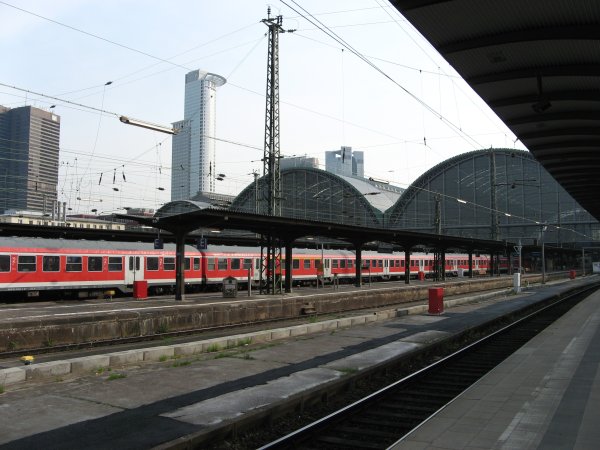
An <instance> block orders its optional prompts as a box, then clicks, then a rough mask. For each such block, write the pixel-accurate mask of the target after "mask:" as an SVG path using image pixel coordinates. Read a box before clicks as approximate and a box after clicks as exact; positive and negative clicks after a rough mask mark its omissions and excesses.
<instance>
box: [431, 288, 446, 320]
mask: <svg viewBox="0 0 600 450" xmlns="http://www.w3.org/2000/svg"><path fill="white" fill-rule="evenodd" d="M443 312H444V288H429V314H442V313H443Z"/></svg>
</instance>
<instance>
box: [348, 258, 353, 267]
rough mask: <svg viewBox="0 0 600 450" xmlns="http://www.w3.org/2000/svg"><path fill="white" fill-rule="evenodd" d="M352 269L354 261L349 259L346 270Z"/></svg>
mask: <svg viewBox="0 0 600 450" xmlns="http://www.w3.org/2000/svg"><path fill="white" fill-rule="evenodd" d="M353 267H354V261H352V260H351V259H349V260H348V269H352V268H353Z"/></svg>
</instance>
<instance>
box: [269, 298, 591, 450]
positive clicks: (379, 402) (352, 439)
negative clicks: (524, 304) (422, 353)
mask: <svg viewBox="0 0 600 450" xmlns="http://www.w3.org/2000/svg"><path fill="white" fill-rule="evenodd" d="M595 289H597V288H592V289H589V290H585V291H583V292H579V293H576V294H572V295H569V296H567V297H565V298H563V299H560V300H558V301H556V302H554V303H552V304H550V305H548V306H546V307H544V308H542V309H540V310H538V311H535V312H533V313H531V314H529V315H527V316H526V317H523V318H521V319H519V320H517V321H515V322H514V323H512V324H510V325H508V326H506V327H504V328H502V329H500V330H498V331H496V332H494V333H493V334H490V335H489V336H486V337H485V338H482V339H480V340H478V341H477V342H474V343H472V344H470V345H469V346H467V347H465V348H463V349H461V350H459V351H457V352H455V353H453V354H451V355H449V356H447V357H445V358H443V359H441V360H439V361H437V362H435V363H434V364H431V365H429V366H427V367H425V368H423V369H421V370H419V371H418V372H416V373H414V374H412V375H410V376H408V377H405V378H403V379H401V380H399V381H396V382H394V383H392V384H390V385H389V386H387V387H385V388H383V389H381V390H379V391H377V392H375V393H373V394H371V395H368V396H367V397H365V398H363V399H361V400H359V401H357V402H355V403H353V404H351V405H349V406H347V407H345V408H343V409H341V410H339V411H337V412H335V413H333V414H330V415H329V416H327V417H325V418H323V419H321V420H318V421H316V422H314V423H312V424H310V425H307V426H305V427H303V428H301V429H299V430H297V431H296V432H294V433H291V434H289V435H287V436H284V437H282V438H280V439H278V440H276V441H274V442H271V443H269V444H267V445H264V446H263V447H261V450H266V449H283V448H295V449H352V448H356V449H359V448H360V449H386V448H388V447H390V446H391V445H393V444H394V443H395V442H397V441H399V440H401V439H402V438H403V437H404V436H406V435H407V434H408V433H410V432H411V431H412V430H414V429H415V428H416V427H418V426H419V425H420V424H421V423H423V422H424V421H426V420H427V419H428V418H429V417H431V416H433V415H434V414H435V413H436V412H437V411H439V410H440V409H441V408H443V407H444V406H445V405H447V404H448V403H450V402H451V401H452V400H453V399H454V398H456V397H457V396H458V395H459V394H460V393H462V392H463V391H464V390H466V389H467V388H468V387H469V386H471V385H472V384H474V383H475V382H476V381H477V380H479V379H480V378H481V377H483V376H484V375H485V374H486V373H487V372H489V371H490V370H491V369H493V368H494V367H495V366H497V365H498V364H499V363H500V362H502V361H503V360H504V359H506V358H507V357H508V356H510V355H511V354H512V353H514V352H515V351H516V350H517V349H518V348H519V347H521V346H522V345H524V344H525V343H526V342H527V341H529V340H530V339H531V338H533V337H534V336H535V335H537V334H538V333H540V332H541V331H542V330H543V329H545V328H546V327H547V326H548V325H550V324H551V323H552V322H554V321H555V320H557V319H558V318H559V317H560V316H562V315H563V314H564V313H565V312H567V311H568V310H569V309H571V308H572V307H573V306H574V305H575V304H577V303H578V302H579V301H581V300H582V299H583V298H584V297H586V296H587V295H589V293H590V291H593V290H595Z"/></svg>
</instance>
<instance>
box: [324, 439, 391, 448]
mask: <svg viewBox="0 0 600 450" xmlns="http://www.w3.org/2000/svg"><path fill="white" fill-rule="evenodd" d="M316 440H317V442H318V443H319V444H332V445H336V446H342V447H341V448H372V449H377V450H378V449H381V445H377V444H375V443H372V442H368V441H356V440H350V439H342V438H339V437H336V436H322V437H319V438H317V439H316ZM315 448H327V447H320V446H319V447H315ZM336 448H339V447H336Z"/></svg>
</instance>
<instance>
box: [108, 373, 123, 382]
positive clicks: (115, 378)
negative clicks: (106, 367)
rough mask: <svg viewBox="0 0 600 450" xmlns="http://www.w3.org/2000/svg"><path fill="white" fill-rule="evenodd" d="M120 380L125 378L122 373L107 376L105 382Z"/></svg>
mask: <svg viewBox="0 0 600 450" xmlns="http://www.w3.org/2000/svg"><path fill="white" fill-rule="evenodd" d="M121 378H127V375H126V374H124V373H111V374H110V375H109V376H108V378H107V380H108V381H113V380H119V379H121Z"/></svg>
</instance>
